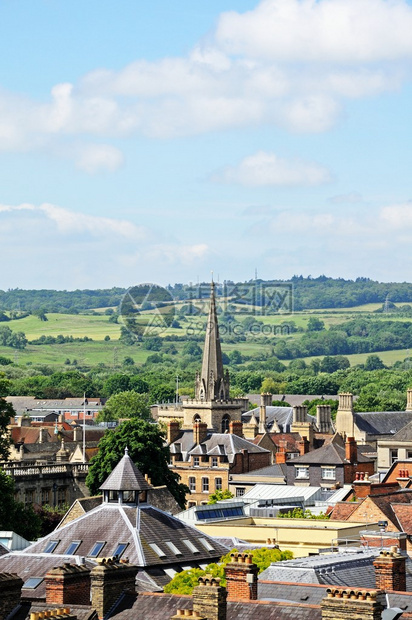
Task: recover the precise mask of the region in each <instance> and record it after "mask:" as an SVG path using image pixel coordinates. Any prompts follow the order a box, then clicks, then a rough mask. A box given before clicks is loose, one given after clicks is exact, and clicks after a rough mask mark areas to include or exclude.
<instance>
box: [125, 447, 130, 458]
mask: <svg viewBox="0 0 412 620" xmlns="http://www.w3.org/2000/svg"><path fill="white" fill-rule="evenodd" d="M124 455H125V456H129V448H128V447H127V446H126V447H125V449H124Z"/></svg>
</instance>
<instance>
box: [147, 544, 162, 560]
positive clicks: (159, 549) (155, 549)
mask: <svg viewBox="0 0 412 620" xmlns="http://www.w3.org/2000/svg"><path fill="white" fill-rule="evenodd" d="M149 547H151V548H152V549H153V551H154V552H155V553H156V554H157V555H158V556H159V558H165V557H166V554H165V552H164V551H163V550H162V549H161V548H160V547H159V545H156V543H149Z"/></svg>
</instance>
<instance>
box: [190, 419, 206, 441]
mask: <svg viewBox="0 0 412 620" xmlns="http://www.w3.org/2000/svg"><path fill="white" fill-rule="evenodd" d="M206 439H207V424H206V423H205V422H195V423H194V424H193V442H194V444H195V446H197V445H198V444H199V443H203V442H204V441H206Z"/></svg>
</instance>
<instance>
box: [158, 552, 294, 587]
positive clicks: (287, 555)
mask: <svg viewBox="0 0 412 620" xmlns="http://www.w3.org/2000/svg"><path fill="white" fill-rule="evenodd" d="M232 553H237V549H232V550H231V551H229V553H227V554H226V555H224V556H223V557H221V558H220V562H219V564H216V563H214V562H213V563H212V564H208V565H207V566H206V568H205V569H204V570H201V569H200V568H192V569H190V570H187V571H183V572H182V573H178V574H177V575H175V576H174V577H173V579H172V581H170V582H169V583H168V584H167V585H166V586H165V588H164V591H165V592H167V593H169V594H192V592H193V588H194V587H196V586H197V584H198V581H199V577H204V576H205V575H212V577H215V578H216V577H218V578H219V579H220V585H221V586H223V587H225V586H226V577H225V566H226V564H228V563H229V562H231V561H232V557H231V555H232ZM245 553H248V554H249V555H251V556H252V562H253V563H254V564H256V565H257V567H258V569H259V573H261V572H263V571H264V570H266V568H268V567H269V566H270V565H271V564H272V563H273V562H279V561H281V560H291V559H292V558H293V553H292V552H291V551H280V550H279V549H273V548H272V549H271V548H269V547H261V548H258V549H253V550H251V551H245Z"/></svg>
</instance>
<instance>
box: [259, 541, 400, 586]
mask: <svg viewBox="0 0 412 620" xmlns="http://www.w3.org/2000/svg"><path fill="white" fill-rule="evenodd" d="M379 553H380V549H379V548H373V549H359V550H358V549H357V550H356V551H350V552H344V553H322V554H320V555H317V556H310V557H308V558H298V559H296V560H285V561H283V562H276V563H274V564H271V565H270V566H269V568H267V569H266V570H264V571H263V572H262V573H261V574H260V575H259V590H258V594H259V597H260V598H262V597H265V598H266V597H268V596H270V597H272V596H274V595H275V594H276V593H275V592H273V591H272V590H271V589H270V587H269V586H268V582H273V581H275V582H279V581H284V582H285V581H286V582H290V583H301V584H302V583H311V584H325V585H335V586H338V587H351V588H374V587H376V575H375V568H374V566H373V561H374V559H375V558H376V557H377V556H378V555H379ZM406 567H407V570H406V588H407V590H408V591H410V590H411V589H412V570H411V569H412V560H411V559H410V558H409V557H407V559H406ZM261 581H262V582H266V583H265V584H264V586H263V584H262V586H261V584H260V582H261ZM261 588H262V589H261Z"/></svg>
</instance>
